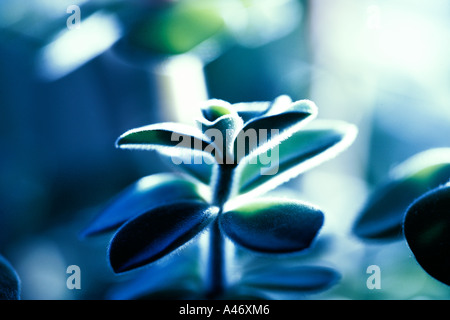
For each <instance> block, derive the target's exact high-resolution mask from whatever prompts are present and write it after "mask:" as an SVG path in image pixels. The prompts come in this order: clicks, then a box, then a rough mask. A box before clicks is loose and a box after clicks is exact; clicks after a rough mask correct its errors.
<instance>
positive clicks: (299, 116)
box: [233, 100, 317, 163]
mask: <svg viewBox="0 0 450 320" xmlns="http://www.w3.org/2000/svg"><path fill="white" fill-rule="evenodd" d="M316 115H317V107H316V105H315V104H314V103H313V102H312V101H309V100H300V101H296V102H294V103H292V104H291V105H290V106H289V107H288V108H287V109H286V110H285V111H284V112H283V113H279V114H274V115H270V114H269V115H264V116H262V117H260V118H255V119H252V120H250V121H249V122H247V123H246V124H245V125H244V127H243V128H242V130H241V131H240V132H239V133H238V134H237V136H236V139H235V140H234V146H233V150H234V156H235V161H236V163H239V162H240V161H241V159H242V158H244V157H247V156H248V155H249V154H250V153H253V152H257V153H261V152H264V151H266V150H268V149H271V148H272V147H274V146H276V145H278V144H279V143H280V142H281V141H282V140H284V139H286V138H287V137H289V136H290V135H291V134H292V133H293V132H295V131H297V130H298V129H299V128H300V126H303V125H304V124H306V120H312V119H313V118H314V117H315V116H316ZM247 141H248V143H247Z"/></svg>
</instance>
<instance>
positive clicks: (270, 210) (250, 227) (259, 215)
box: [219, 198, 323, 253]
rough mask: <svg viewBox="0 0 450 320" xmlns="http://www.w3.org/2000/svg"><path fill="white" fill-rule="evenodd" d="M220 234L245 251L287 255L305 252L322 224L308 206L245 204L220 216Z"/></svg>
mask: <svg viewBox="0 0 450 320" xmlns="http://www.w3.org/2000/svg"><path fill="white" fill-rule="evenodd" d="M219 223H220V227H221V229H222V231H223V232H224V233H225V234H226V235H227V236H228V237H229V238H230V239H231V240H232V241H233V242H235V243H237V244H238V245H240V246H242V247H245V248H247V249H250V250H253V251H258V252H266V253H289V252H296V251H301V250H304V249H306V248H308V247H309V246H310V245H311V243H312V241H313V239H314V238H315V236H316V234H317V232H318V231H319V229H320V228H321V227H322V224H323V213H322V211H320V210H319V209H318V208H316V207H313V206H311V205H309V204H306V203H303V202H299V201H294V200H285V199H276V198H274V199H264V200H262V199H261V200H259V201H254V202H251V203H247V204H245V205H242V206H239V207H237V208H235V209H232V210H230V211H227V212H225V213H224V214H222V215H220V217H219Z"/></svg>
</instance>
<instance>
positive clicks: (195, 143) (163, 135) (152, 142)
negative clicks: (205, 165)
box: [116, 122, 211, 157]
mask: <svg viewBox="0 0 450 320" xmlns="http://www.w3.org/2000/svg"><path fill="white" fill-rule="evenodd" d="M210 144H211V142H210V141H209V140H208V138H207V137H206V136H204V135H203V134H202V133H201V132H200V130H197V129H196V128H195V127H192V126H189V125H184V124H180V123H172V122H165V123H156V124H151V125H148V126H144V127H140V128H136V129H131V130H129V131H127V132H125V133H124V134H122V135H121V136H120V137H119V139H117V142H116V146H117V147H118V148H121V149H137V150H157V151H158V152H160V153H161V154H163V155H167V156H177V157H179V156H183V154H192V153H193V152H197V153H202V152H203V151H204V150H205V149H206V150H208V149H207V147H208V146H209V145H210Z"/></svg>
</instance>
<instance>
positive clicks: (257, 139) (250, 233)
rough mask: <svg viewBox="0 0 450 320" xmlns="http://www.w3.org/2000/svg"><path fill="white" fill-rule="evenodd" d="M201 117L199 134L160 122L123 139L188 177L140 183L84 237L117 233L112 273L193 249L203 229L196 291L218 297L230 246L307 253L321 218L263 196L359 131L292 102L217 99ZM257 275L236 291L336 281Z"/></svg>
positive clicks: (313, 210)
mask: <svg viewBox="0 0 450 320" xmlns="http://www.w3.org/2000/svg"><path fill="white" fill-rule="evenodd" d="M202 114H203V118H202V119H200V120H198V121H197V124H198V127H197V128H195V127H191V126H187V125H182V124H177V123H158V124H152V125H148V126H145V127H141V128H137V129H133V130H130V131H128V132H126V133H124V134H123V135H122V136H120V138H119V139H118V140H117V147H119V148H122V149H137V150H156V151H158V152H159V153H161V154H162V155H163V156H167V157H168V159H170V161H172V162H174V163H175V164H177V165H178V166H179V167H180V168H182V169H183V170H182V171H183V173H179V174H174V173H165V174H155V175H151V176H148V177H144V178H142V179H140V180H139V181H138V182H137V183H135V184H134V185H132V186H130V187H129V188H128V189H127V190H125V191H123V193H122V194H120V195H119V196H118V197H117V198H116V199H115V200H114V201H112V203H111V204H110V205H109V206H108V207H107V208H106V209H105V210H104V211H103V212H102V213H101V214H100V215H99V216H98V217H97V218H96V219H94V221H93V222H92V223H91V224H90V225H89V226H88V228H87V229H86V230H85V231H84V235H94V234H99V233H101V232H105V231H110V230H114V229H117V230H116V231H115V233H114V235H113V237H112V239H111V242H110V245H109V248H108V258H109V261H110V264H111V267H112V269H113V270H114V271H115V272H116V273H123V272H127V271H130V270H134V269H137V268H140V267H143V266H145V265H148V264H151V263H153V262H155V261H157V260H159V259H161V258H163V257H164V256H166V255H168V254H170V253H173V252H177V251H179V250H180V249H181V248H185V250H187V249H186V247H189V246H188V245H187V244H188V242H189V243H192V241H191V240H193V239H194V238H195V237H196V236H197V235H199V234H204V233H205V232H206V234H207V236H208V240H209V241H208V246H207V249H208V251H207V255H206V256H207V257H206V260H205V264H204V266H205V268H204V269H205V270H204V271H205V272H204V275H203V277H202V279H203V284H202V285H203V288H201V289H197V291H198V290H201V291H202V292H203V295H202V296H203V297H207V298H220V297H224V296H226V295H227V294H228V293H229V292H230V290H231V288H232V286H233V283H232V282H233V281H231V279H230V270H229V268H230V261H229V259H230V255H229V254H228V252H227V251H228V250H229V249H228V246H227V245H226V243H227V239H228V240H231V242H232V243H233V244H234V245H235V248H238V249H239V250H248V251H249V252H259V253H264V254H268V255H273V256H279V255H282V254H286V253H294V252H300V251H303V250H305V249H307V248H309V247H310V245H311V244H312V242H313V240H314V239H315V237H316V235H317V234H318V232H319V230H320V228H321V227H322V224H323V221H324V214H323V213H322V211H321V210H320V209H319V208H317V207H316V206H314V205H311V204H308V203H305V202H302V201H300V200H297V199H289V198H282V197H267V198H262V197H259V196H261V195H263V194H265V193H266V192H268V191H270V190H272V189H274V188H276V187H277V186H279V185H280V184H282V183H284V182H286V181H288V180H289V179H291V178H294V177H296V176H297V175H299V174H300V173H302V172H304V171H305V170H307V169H310V168H312V167H314V166H316V165H318V164H320V163H321V162H323V161H325V160H327V159H330V158H331V157H333V156H335V155H337V154H338V153H339V152H341V151H342V150H344V149H345V148H347V147H348V146H349V145H350V144H351V143H352V142H353V140H354V139H355V137H356V132H357V129H356V127H355V126H353V125H351V124H348V123H344V122H341V121H325V120H315V121H312V122H311V120H313V119H314V118H315V117H316V115H317V108H316V106H315V104H314V103H313V102H311V101H309V100H300V101H296V102H293V101H292V100H291V99H290V98H289V97H287V96H280V97H278V98H277V99H275V100H274V101H273V102H254V103H237V104H229V103H227V102H225V101H222V100H215V99H212V100H209V101H207V103H206V105H205V106H204V107H203V108H202ZM204 231H205V232H204ZM172 256H174V255H172ZM172 267H173V266H172ZM175 267H176V266H175ZM271 268H272V269H273V271H274V272H271ZM168 270H169V269H167V270H166V272H169V271H168ZM253 275H254V277H253V279H252V274H251V273H250V274H249V276H248V277H247V278H246V279H245V281H244V280H243V279H240V280H239V283H238V285H239V284H242V283H244V282H245V283H246V284H247V285H249V284H250V286H258V285H259V286H262V287H265V288H270V287H274V286H275V287H276V286H277V284H278V285H279V286H280V288H281V289H283V288H284V289H288V290H292V289H293V288H294V290H295V289H297V290H298V289H299V288H302V289H305V288H307V287H308V286H310V287H314V286H317V287H318V286H323V287H325V286H326V285H328V284H331V283H332V282H333V281H335V279H336V273H335V272H332V271H331V270H328V269H326V268H322V267H318V266H317V267H308V266H304V267H303V268H298V269H289V268H288V266H286V268H284V267H283V266H277V265H276V261H275V260H274V263H273V265H271V266H269V267H268V268H262V270H259V271H258V270H253ZM256 275H259V276H256ZM165 276H166V277H167V276H168V274H167V273H166V275H165ZM174 276H175V275H174ZM256 278H258V279H256ZM319 283H320V285H319Z"/></svg>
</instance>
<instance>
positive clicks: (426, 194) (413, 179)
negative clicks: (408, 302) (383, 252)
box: [354, 148, 450, 285]
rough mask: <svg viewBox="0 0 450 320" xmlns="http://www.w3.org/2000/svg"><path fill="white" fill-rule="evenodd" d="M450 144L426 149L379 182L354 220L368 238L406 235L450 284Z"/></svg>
mask: <svg viewBox="0 0 450 320" xmlns="http://www.w3.org/2000/svg"><path fill="white" fill-rule="evenodd" d="M449 180H450V149H448V148H438V149H430V150H427V151H424V152H421V153H419V154H417V155H415V156H413V157H411V158H410V159H408V160H407V161H405V162H404V163H402V164H401V165H399V166H397V167H396V168H395V169H394V171H393V172H392V175H391V179H390V180H389V181H387V182H386V183H385V184H384V185H382V186H380V187H379V188H377V190H376V191H375V192H374V194H373V195H372V197H371V198H370V199H369V200H368V202H367V204H366V206H365V208H364V209H363V210H362V212H361V215H360V216H359V218H358V220H357V221H356V223H355V225H354V232H355V234H356V235H357V236H359V237H360V238H362V239H378V240H380V239H383V240H395V239H400V238H401V237H402V236H404V237H405V239H406V241H407V243H408V245H409V247H410V249H411V251H412V252H413V253H414V256H415V258H416V259H417V261H418V262H419V264H420V265H421V266H422V267H423V269H424V270H425V271H426V272H427V273H428V274H430V275H431V276H433V277H434V278H436V279H438V280H439V281H441V282H443V283H445V284H447V285H450V278H449V273H448V270H450V214H449V212H450V211H449V208H450V185H449V184H448V181H449Z"/></svg>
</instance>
